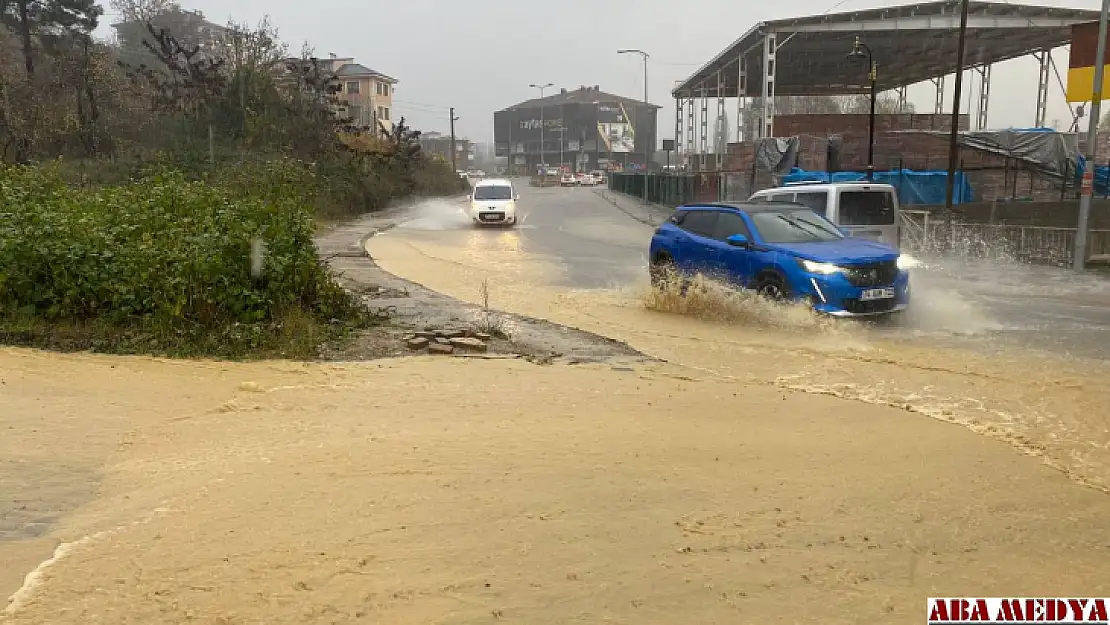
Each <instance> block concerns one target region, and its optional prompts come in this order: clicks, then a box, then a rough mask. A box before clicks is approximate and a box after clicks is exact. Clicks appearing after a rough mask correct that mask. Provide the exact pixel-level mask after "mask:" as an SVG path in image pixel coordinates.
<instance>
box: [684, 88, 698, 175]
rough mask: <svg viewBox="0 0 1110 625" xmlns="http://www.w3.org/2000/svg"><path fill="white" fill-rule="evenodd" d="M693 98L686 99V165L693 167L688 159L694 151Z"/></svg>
mask: <svg viewBox="0 0 1110 625" xmlns="http://www.w3.org/2000/svg"><path fill="white" fill-rule="evenodd" d="M694 147H695V145H694V98H687V99H686V161H685V162H686V164H687V165H693V164H694V161H693V160H692V159H691V158H690V155H691V154H694V153H695V152H696V151H695V149H694Z"/></svg>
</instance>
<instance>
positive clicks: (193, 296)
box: [0, 162, 385, 359]
mask: <svg viewBox="0 0 1110 625" xmlns="http://www.w3.org/2000/svg"><path fill="white" fill-rule="evenodd" d="M309 175H310V172H308V171H307V170H306V168H305V167H303V166H302V165H301V164H299V163H293V162H271V163H263V164H252V165H250V166H249V167H244V168H242V169H240V170H229V171H227V172H225V177H224V179H223V180H221V181H218V182H202V181H190V180H188V179H186V178H185V177H184V176H183V175H182V174H181V172H178V171H174V170H159V171H155V172H153V173H150V174H147V175H144V176H143V177H141V178H137V179H135V180H132V181H129V182H128V183H126V184H121V185H108V186H99V187H73V186H71V185H69V184H67V182H66V181H65V180H64V178H63V177H62V176H61V175H60V172H59V171H58V168H57V167H56V166H40V167H8V168H3V169H0V342H3V343H7V344H14V345H24V346H33V347H42V348H50V349H61V350H95V351H101V352H110V353H129V354H137V353H151V354H159V355H168V356H187V357H200V356H205V357H217V358H232V359H239V358H248V357H263V358H266V357H281V358H296V359H304V358H315V357H316V356H317V354H318V352H319V350H320V348H321V346H322V345H328V346H335V345H338V344H341V343H343V342H344V341H345V340H346V339H347V338H348V337H349V336H350V335H351V334H353V332H352V330H356V329H360V328H365V327H369V326H373V325H378V324H380V323H382V322H383V321H384V318H385V317H384V315H383V313H381V312H380V311H379V312H370V311H368V310H367V308H366V307H365V306H364V305H363V304H362V302H361V300H360V299H359V298H357V297H355V296H354V295H352V294H350V293H348V292H346V291H345V290H344V289H343V288H341V287H340V285H339V284H338V283H337V282H336V280H335V276H334V274H333V272H332V271H331V269H330V268H329V267H328V266H327V265H325V264H324V263H323V262H321V261H320V259H319V258H318V256H317V252H316V246H315V243H314V240H313V235H314V233H315V225H316V224H315V220H314V211H313V209H312V206H313V200H314V197H313V190H314V186H313V185H312V184H311V183H312V180H310V179H308V177H307V176H309Z"/></svg>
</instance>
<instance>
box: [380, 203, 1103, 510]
mask: <svg viewBox="0 0 1110 625" xmlns="http://www.w3.org/2000/svg"><path fill="white" fill-rule="evenodd" d="M457 208H458V207H457V206H442V207H437V208H431V209H429V213H428V214H427V215H425V216H423V217H422V219H421V220H419V221H417V222H416V223H413V224H408V225H402V226H401V227H398V228H396V229H394V230H392V231H390V232H388V233H386V234H384V235H381V236H378V237H375V238H373V239H371V240H370V242H369V249H370V252H371V254H372V255H373V256H374V257H375V258H376V259H377V261H378V262H379V264H381V265H382V266H383V267H384V268H386V269H387V270H390V271H393V272H395V273H398V274H399V275H402V276H404V277H407V278H409V279H412V280H413V281H415V282H418V283H421V284H424V285H426V286H429V287H430V288H433V289H436V290H438V291H441V292H444V293H448V294H451V295H453V296H455V297H459V298H461V299H469V300H473V299H474V297H475V295H476V293H477V289H478V287H477V285H478V284H480V283H481V282H483V281H488V283H489V285H490V289H491V291H492V293H493V302H492V304H493V306H494V307H497V308H500V309H504V310H509V311H513V312H518V313H521V314H526V315H529V316H533V317H538V318H543V319H550V320H552V321H556V322H558V323H563V324H566V325H570V326H573V327H578V328H582V329H585V330H588V331H592V332H596V333H598V334H602V335H605V336H609V337H612V338H616V339H619V340H622V341H626V342H627V343H628V344H629V345H630V346H632V347H634V348H636V349H638V350H640V351H642V352H643V353H646V354H649V355H651V356H655V357H658V358H662V359H665V360H667V361H668V362H671V363H675V364H679V365H682V366H685V367H687V368H689V369H690V370H691V371H697V372H701V373H707V374H712V375H716V376H718V377H720V378H722V379H730V380H736V381H743V382H747V383H762V384H772V385H777V386H779V387H782V388H789V389H792V390H801V391H805V392H812V393H827V394H833V395H837V396H840V397H846V398H852V399H855V400H858V401H866V402H871V403H877V404H883V405H889V406H896V407H900V408H903V409H905V410H911V411H915V412H919V413H921V414H924V415H927V416H930V417H933V418H936V419H941V420H944V421H949V422H954V423H959V424H962V425H964V426H965V427H967V428H969V429H971V430H973V431H976V432H979V433H981V434H984V435H987V436H991V437H994V438H997V439H999V440H1003V441H1006V442H1007V443H1008V444H1010V445H1013V446H1014V447H1016V448H1017V449H1019V450H1020V451H1022V452H1023V453H1026V454H1031V455H1035V456H1038V457H1041V458H1043V459H1044V461H1045V462H1047V463H1049V464H1050V465H1052V466H1055V467H1057V468H1058V469H1060V470H1062V471H1064V472H1066V473H1068V474H1069V475H1072V476H1073V478H1075V479H1076V480H1078V481H1081V482H1084V483H1090V484H1094V485H1097V486H1098V487H1099V488H1102V489H1108V490H1110V454H1108V453H1107V452H1108V450H1110V409H1108V407H1110V390H1108V389H1107V388H1106V385H1105V384H1103V382H1102V378H1103V375H1104V372H1105V371H1106V369H1107V361H1105V360H1103V359H1101V358H1092V356H1103V355H1105V354H1106V353H1107V351H1106V345H1105V344H1104V343H1100V341H1104V340H1105V338H1106V330H1105V327H1103V326H1102V325H1101V322H1102V320H1103V318H1104V317H1105V315H1106V310H1107V309H1103V308H1101V307H1100V306H1098V303H1099V302H1101V301H1102V298H1104V297H1105V296H1106V293H1107V290H1106V289H1105V288H1104V286H1103V285H1102V283H1101V282H1098V281H1097V279H1095V278H1089V279H1085V280H1084V281H1082V282H1079V283H1074V282H1072V281H1070V278H1071V277H1070V276H1064V275H1061V274H1060V273H1059V272H1052V271H1050V270H1039V269H1028V268H1013V269H1012V270H1011V272H1010V273H1009V274H1006V273H1001V272H1000V270H999V269H998V268H997V267H994V268H990V267H988V268H983V267H979V268H975V269H974V270H973V268H971V267H962V268H961V267H954V266H951V265H949V266H945V267H942V268H939V269H938V268H935V267H930V268H928V269H923V270H917V274H918V275H916V276H915V279H916V280H917V282H916V283H915V297H916V298H917V299H918V301H917V302H915V305H916V310H915V311H914V312H913V313H911V314H909V315H907V316H906V317H905V318H904V319H901V320H899V321H898V322H897V323H896V324H889V325H883V324H880V325H878V326H875V325H874V324H857V323H844V322H841V321H836V320H829V319H819V318H815V317H813V316H811V315H810V314H809V313H808V312H807V311H804V310H800V309H793V308H785V309H784V308H783V307H780V306H775V305H770V304H767V303H766V302H762V301H759V300H758V299H755V298H751V297H746V296H743V295H742V294H735V293H731V292H727V291H725V290H723V289H719V288H718V289H717V292H711V293H710V294H709V295H707V296H705V297H701V298H700V299H699V298H681V297H671V298H662V299H663V300H665V301H659V298H657V297H655V296H654V295H652V294H651V293H650V289H648V288H647V285H646V275H645V274H646V264H647V263H646V259H645V258H644V246H645V245H646V241H647V239H648V238H649V237H650V234H651V228H650V227H648V226H645V225H643V224H641V223H639V222H636V221H634V220H632V219H630V218H628V217H627V216H626V215H624V214H623V213H621V212H620V211H618V210H616V209H614V208H613V207H612V205H610V204H609V203H608V202H606V201H604V200H603V199H601V198H600V197H598V196H597V195H596V194H594V193H591V192H590V190H588V189H532V188H526V189H524V194H523V201H522V204H521V208H523V210H524V212H525V215H526V217H525V219H524V224H525V225H524V227H522V228H519V229H508V230H476V229H474V228H472V227H470V226H469V225H468V224H467V222H466V220H465V218H462V217H456V218H454V219H455V221H454V222H452V221H451V219H450V218H444V217H443V216H444V215H449V214H452V213H457ZM710 290H711V291H712V290H713V287H711V288H710ZM1025 294H1028V295H1027V296H1026V295H1025ZM1026 297H1027V300H1028V303H1026V299H1025V298H1026ZM1076 300H1078V301H1079V302H1082V303H1081V304H1077V303H1075V301H1076ZM1068 302H1072V309H1069V310H1071V311H1072V312H1071V317H1072V324H1071V325H1065V324H1061V323H1059V318H1060V317H1061V316H1063V313H1061V312H1060V311H1061V309H1062V308H1064V307H1066V306H1068ZM675 311H678V312H682V313H684V314H678V315H676V314H671V313H673V312H675ZM1106 322H1107V324H1108V325H1110V320H1107V321H1106ZM1087 330H1091V331H1090V332H1087Z"/></svg>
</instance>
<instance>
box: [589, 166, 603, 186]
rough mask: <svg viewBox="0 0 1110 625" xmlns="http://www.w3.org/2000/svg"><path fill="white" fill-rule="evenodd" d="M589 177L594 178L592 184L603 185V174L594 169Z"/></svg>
mask: <svg viewBox="0 0 1110 625" xmlns="http://www.w3.org/2000/svg"><path fill="white" fill-rule="evenodd" d="M590 175H591V176H593V177H594V184H605V172H603V171H601V170H597V169H595V170H594V171H591V172H590Z"/></svg>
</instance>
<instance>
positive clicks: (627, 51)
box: [617, 49, 652, 202]
mask: <svg viewBox="0 0 1110 625" xmlns="http://www.w3.org/2000/svg"><path fill="white" fill-rule="evenodd" d="M617 54H639V55H640V56H641V57H642V58H643V59H644V121H645V122H646V121H647V118H648V117H649V116H650V112H649V110H648V109H649V107H650V106H651V105H650V104H649V103H648V59H649V58H651V57H650V55H649V54H648V53H647V52H644V51H643V50H636V49H623V50H617ZM640 127H641V128H643V129H645V130H646V129H647V123H643V124H641V126H640ZM646 134H651V133H646ZM651 148H652V146H651V145H650V144H649V143H648V137H644V202H647V201H648V170H649V167H648V163H650V162H651Z"/></svg>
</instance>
